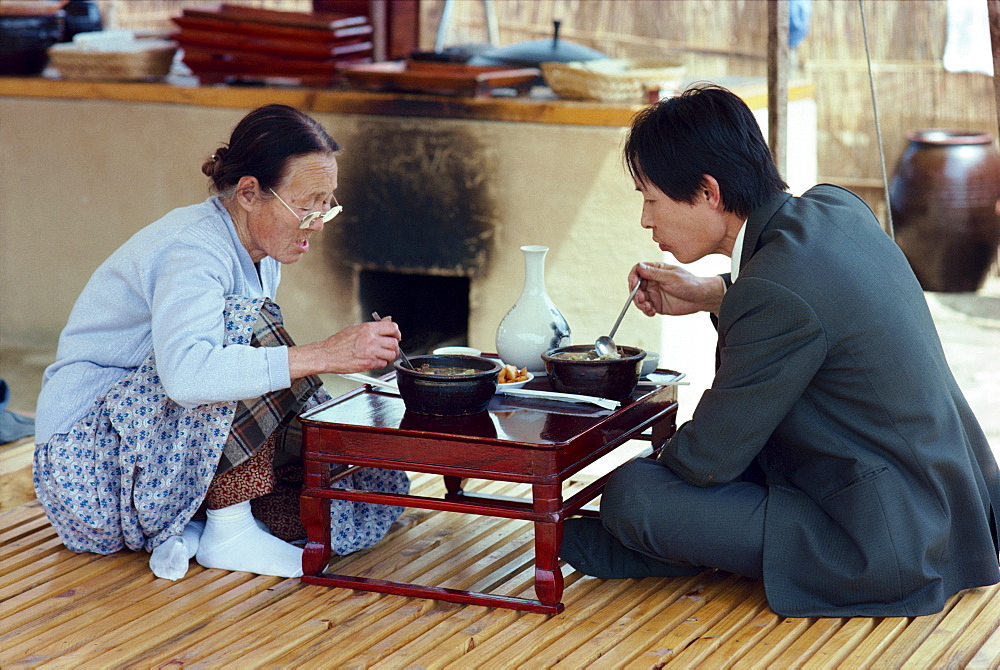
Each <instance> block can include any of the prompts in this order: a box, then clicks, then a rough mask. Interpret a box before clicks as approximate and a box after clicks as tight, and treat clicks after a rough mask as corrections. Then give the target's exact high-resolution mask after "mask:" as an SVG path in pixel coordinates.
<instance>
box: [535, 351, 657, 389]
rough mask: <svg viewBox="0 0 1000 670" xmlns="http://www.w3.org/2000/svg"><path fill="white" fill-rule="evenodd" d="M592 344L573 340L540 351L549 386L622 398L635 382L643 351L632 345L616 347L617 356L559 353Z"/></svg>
mask: <svg viewBox="0 0 1000 670" xmlns="http://www.w3.org/2000/svg"><path fill="white" fill-rule="evenodd" d="M593 349H594V345H593V344H574V345H572V346H569V347H558V348H556V349H550V350H549V351H546V352H545V353H544V354H542V360H543V361H545V372H546V374H547V375H548V377H549V382H550V383H551V384H552V388H553V389H555V390H556V391H559V392H561V393H579V394H581V395H590V396H596V397H598V398H610V399H611V400H624V399H626V398H628V397H629V396H631V395H632V391H634V390H635V386H636V384H638V383H639V371H640V369H641V367H642V359H643V358H645V357H646V352H645V351H643V350H642V349H639V348H636V347H623V346H619V347H618V352H619V353H620V354H621V358H613V359H604V360H602V359H593V360H574V359H568V358H563V357H562V356H560V354H586V353H587V352H588V351H593Z"/></svg>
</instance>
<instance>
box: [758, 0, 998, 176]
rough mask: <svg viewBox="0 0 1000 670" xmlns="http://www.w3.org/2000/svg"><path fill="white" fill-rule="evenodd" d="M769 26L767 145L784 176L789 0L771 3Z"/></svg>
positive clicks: (785, 159)
mask: <svg viewBox="0 0 1000 670" xmlns="http://www.w3.org/2000/svg"><path fill="white" fill-rule="evenodd" d="M992 1H993V2H1000V0H992ZM767 23H768V28H767V144H768V146H769V147H770V148H771V156H773V157H774V162H775V164H776V165H777V166H778V172H780V173H781V175H782V176H785V175H786V169H787V165H788V68H789V58H788V53H789V48H788V0H768V3H767Z"/></svg>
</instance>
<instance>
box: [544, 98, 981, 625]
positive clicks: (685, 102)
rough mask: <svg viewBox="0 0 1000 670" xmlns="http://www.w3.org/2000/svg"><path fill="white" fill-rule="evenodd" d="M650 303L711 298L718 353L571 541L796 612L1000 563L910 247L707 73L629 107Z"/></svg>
mask: <svg viewBox="0 0 1000 670" xmlns="http://www.w3.org/2000/svg"><path fill="white" fill-rule="evenodd" d="M625 160H626V163H627V165H628V167H629V171H630V172H631V174H632V177H633V179H634V180H635V183H636V188H637V190H638V191H639V192H640V193H641V194H642V196H643V199H644V202H643V213H642V221H641V224H642V227H643V228H647V229H649V230H650V231H651V233H652V236H653V239H654V240H655V241H656V242H658V243H659V245H660V248H661V249H663V250H664V251H669V252H671V253H672V254H673V255H674V256H675V257H676V258H677V260H678V261H680V262H682V263H689V262H692V261H695V260H697V259H699V258H702V257H704V256H706V255H708V254H712V253H721V254H725V255H727V256H731V257H732V273H731V275H723V276H722V277H696V276H694V275H691V274H690V273H688V272H686V271H685V270H683V269H681V268H678V267H675V266H671V265H667V264H664V263H640V264H639V265H637V266H635V268H634V269H633V270H632V272H631V273H630V277H629V282H630V283H634V282H635V281H641V282H642V288H641V289H640V291H639V293H638V294H637V296H636V304H637V305H638V306H639V308H640V309H642V310H643V312H645V313H646V314H647V315H650V316H652V315H653V314H667V315H677V314H689V313H693V312H698V311H706V312H709V313H710V314H711V315H712V319H713V321H714V322H715V324H716V326H717V329H718V334H719V341H718V353H717V359H718V360H717V363H718V366H717V371H716V376H715V379H714V381H713V383H712V387H711V388H710V389H708V390H707V391H706V392H705V394H704V395H703V396H702V398H701V401H700V402H699V403H698V406H697V408H696V409H695V412H694V415H693V417H692V419H691V421H689V422H687V423H685V424H684V425H682V426H681V427H680V428H679V430H678V431H677V433H676V435H674V437H673V438H672V439H671V440H670V441H669V442H668V443H667V444H666V445H665V446H664V448H663V451H662V453H661V455H660V456H659V458H658V459H657V460H652V459H637V460H635V461H632V462H630V463H628V464H626V465H624V466H622V467H621V468H620V469H619V470H618V471H616V472H615V474H614V475H613V476H612V478H611V479H610V481H609V482H608V485H607V487H606V489H605V492H604V496H603V500H602V505H601V514H602V518H601V519H593V518H578V519H571V520H570V521H569V522H567V524H566V532H565V539H564V541H563V548H562V557H563V558H564V559H565V560H566V561H567V562H568V563H569V564H570V565H572V566H573V567H575V568H576V569H578V570H580V571H581V572H584V573H586V574H590V575H594V576H598V577H645V576H669V575H679V574H692V573H694V572H697V571H699V570H701V569H704V568H705V567H710V568H719V569H723V570H727V571H731V572H735V573H738V574H742V575H746V576H750V577H755V578H760V579H763V581H764V587H765V589H766V592H767V597H768V601H769V603H770V605H771V608H772V609H773V610H774V611H775V612H777V613H778V614H781V615H784V616H838V617H840V616H915V615H922V614H930V613H933V612H937V611H940V610H941V609H942V607H943V605H944V602H945V600H946V599H947V598H949V597H950V596H951V595H953V594H955V593H956V592H958V591H960V590H962V589H966V588H970V587H975V586H983V585H987V584H993V583H996V582H997V581H1000V570H998V560H997V547H998V541H997V540H998V538H997V532H996V521H995V511H994V510H995V509H996V508H997V505H998V503H1000V474H998V470H997V464H996V461H995V460H994V457H993V455H992V453H991V451H990V448H989V445H988V443H987V440H986V438H985V436H984V434H983V432H982V430H981V429H980V427H979V425H978V423H977V422H976V419H975V417H974V416H973V414H972V412H971V410H970V409H969V406H968V404H967V403H966V401H965V399H964V397H963V396H962V393H961V391H960V390H959V388H958V386H957V385H956V383H955V380H954V378H953V377H952V374H951V372H950V370H949V368H948V364H947V362H946V360H945V356H944V353H943V351H942V348H941V344H940V341H939V339H938V336H937V332H936V331H935V328H934V324H933V322H932V321H931V317H930V314H929V312H928V309H927V305H926V302H925V299H924V296H923V293H922V291H921V289H920V286H919V284H918V283H917V280H916V279H915V277H914V275H913V272H912V271H911V270H910V267H909V265H908V264H907V262H906V260H905V258H904V257H903V254H902V253H901V252H900V250H899V249H898V247H897V246H896V245H895V244H894V243H893V241H892V240H891V239H890V238H889V237H888V236H887V235H886V234H885V233H884V232H883V231H882V229H881V228H880V227H879V223H878V221H877V219H876V217H875V216H874V215H873V214H872V212H871V210H870V209H869V208H868V207H867V206H866V205H865V204H864V202H863V201H862V200H861V199H860V198H858V197H857V196H855V195H854V194H853V193H851V192H849V191H846V190H844V189H842V188H839V187H836V186H832V185H829V184H823V185H820V186H816V187H813V188H812V189H810V190H809V191H807V192H806V193H804V194H803V195H802V196H800V197H792V196H791V195H789V194H788V193H786V192H785V189H786V188H787V186H786V184H785V183H784V181H783V180H782V179H781V176H780V175H779V174H778V171H777V169H776V167H775V165H774V162H773V161H772V159H771V155H770V152H769V151H768V147H767V144H766V143H765V141H764V139H763V136H762V135H761V132H760V128H759V127H758V126H757V123H756V121H755V120H754V117H753V115H752V113H751V112H750V110H749V109H748V108H747V106H746V105H745V104H744V103H743V102H742V101H741V100H740V99H739V98H738V97H736V96H735V95H733V94H732V93H730V92H729V91H727V90H725V89H722V88H719V87H716V86H710V85H702V86H698V87H694V88H691V89H689V90H687V91H685V92H684V93H683V94H682V95H680V96H678V97H675V98H671V99H667V100H662V101H660V102H658V103H656V104H654V105H652V106H650V107H649V108H647V109H646V110H644V111H643V112H642V113H641V114H640V115H639V116H638V117H637V118H636V120H635V121H634V122H633V124H632V128H631V131H630V134H629V138H628V141H627V143H626V146H625Z"/></svg>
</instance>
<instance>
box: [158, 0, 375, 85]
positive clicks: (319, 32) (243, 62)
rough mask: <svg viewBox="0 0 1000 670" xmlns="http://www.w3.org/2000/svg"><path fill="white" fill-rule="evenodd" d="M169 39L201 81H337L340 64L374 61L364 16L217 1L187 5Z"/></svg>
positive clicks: (323, 83)
mask: <svg viewBox="0 0 1000 670" xmlns="http://www.w3.org/2000/svg"><path fill="white" fill-rule="evenodd" d="M173 21H174V23H176V24H177V26H178V27H179V28H180V31H179V32H177V33H175V34H174V35H173V36H172V38H173V39H174V40H176V41H177V43H178V44H179V45H180V47H181V48H182V49H183V54H184V55H183V59H184V63H185V64H186V65H187V66H188V67H189V68H191V71H192V72H193V73H194V74H195V75H197V76H198V77H199V79H200V80H201V81H202V83H221V82H234V81H245V82H263V81H270V80H276V79H291V80H297V82H298V83H301V84H303V85H307V86H327V85H329V84H331V83H334V82H336V81H339V79H340V73H339V68H340V67H341V66H343V65H348V64H359V63H370V62H371V61H372V26H371V23H370V21H369V18H368V16H367V15H345V14H324V13H318V12H312V13H304V12H283V11H275V10H266V9H255V8H248V7H240V6H236V5H229V4H225V3H223V4H220V5H216V6H211V7H205V8H197V9H185V10H184V12H183V14H182V15H181V16H178V17H175V18H174V19H173Z"/></svg>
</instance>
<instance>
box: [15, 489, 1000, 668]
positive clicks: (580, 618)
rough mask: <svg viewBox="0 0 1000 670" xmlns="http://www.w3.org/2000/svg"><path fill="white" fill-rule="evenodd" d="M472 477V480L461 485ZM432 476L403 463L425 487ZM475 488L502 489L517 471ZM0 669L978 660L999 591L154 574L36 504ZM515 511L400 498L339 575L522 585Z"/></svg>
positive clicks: (993, 635)
mask: <svg viewBox="0 0 1000 670" xmlns="http://www.w3.org/2000/svg"><path fill="white" fill-rule="evenodd" d="M469 488H475V487H469ZM441 489H443V485H442V482H441V479H440V478H438V477H432V476H429V475H416V476H414V490H415V491H417V492H420V493H422V494H438V493H440V492H441ZM479 489H480V490H484V491H488V492H490V493H497V494H502V495H519V494H521V493H522V490H521V488H519V486H518V485H509V484H502V483H492V484H485V483H484V484H483V485H482V486H480V487H479ZM0 540H2V543H0V667H2V668H5V669H6V668H19V667H39V668H112V667H133V668H163V667H188V666H191V667H209V668H212V667H238V668H277V667H288V668H293V667H304V668H309V667H311V668H333V667H338V668H339V667H367V666H371V667H377V668H403V667H410V668H424V667H435V668H438V667H453V668H541V667H558V668H584V667H595V668H612V667H614V668H618V667H629V668H662V667H669V668H675V667H677V668H680V667H701V668H723V667H737V668H739V667H742V668H761V667H773V668H799V667H802V668H826V667H830V668H832V667H841V668H861V667H878V668H932V667H942V668H944V667H965V668H995V667H997V666H998V663H1000V630H998V627H1000V590H998V587H997V586H993V587H988V588H982V589H973V590H970V591H968V592H965V593H962V594H959V595H958V596H956V597H955V598H953V599H952V600H951V601H949V603H948V605H947V607H946V608H945V610H944V611H943V612H941V613H939V614H936V615H932V616H926V617H918V618H884V619H878V618H875V619H867V618H854V619H811V618H810V619H788V618H783V617H780V616H777V615H776V614H774V613H773V612H772V611H771V610H770V609H769V608H768V607H767V604H766V602H765V599H764V593H763V589H762V587H761V584H760V583H759V582H756V581H754V580H749V579H745V578H742V577H738V576H735V575H731V574H727V573H722V572H714V571H706V572H704V573H702V574H700V575H697V576H694V577H684V578H675V579H644V580H600V579H593V578H590V577H584V576H581V575H580V574H579V573H577V572H575V571H573V570H572V569H570V568H568V567H567V568H565V569H564V573H565V574H566V584H567V588H566V595H565V603H566V611H565V612H563V613H562V614H559V615H557V616H546V615H540V614H529V613H523V612H515V611H512V610H504V609H494V608H487V607H477V606H463V605H454V604H450V603H442V602H434V601H428V600H419V599H412V598H405V597H400V596H388V595H381V594H375V593H365V592H360V591H351V590H345V589H328V588H325V587H321V586H309V585H304V584H300V583H299V581H298V580H296V579H279V578H275V577H261V576H256V575H251V574H248V573H241V572H226V571H222V570H207V569H204V568H201V567H200V566H198V565H197V564H196V563H194V562H192V565H191V569H190V570H189V572H188V574H187V576H186V577H184V578H183V579H181V580H179V581H176V582H171V581H168V580H163V579H156V578H154V576H153V575H152V573H151V572H150V570H149V567H148V564H147V560H148V555H147V554H145V553H132V552H121V553H119V554H116V555H112V556H97V555H93V554H74V553H72V552H70V551H68V550H67V549H65V548H64V547H62V545H61V544H60V542H59V540H58V538H57V537H56V535H55V533H54V531H53V530H52V528H51V526H50V525H49V524H48V522H47V520H46V519H45V516H44V514H43V512H42V509H41V506H40V505H39V504H38V503H37V502H35V501H31V502H27V503H24V504H21V505H19V506H18V507H16V508H14V509H12V510H9V511H7V512H4V513H2V514H0ZM531 545H532V532H531V528H530V524H528V523H526V522H521V521H512V520H506V519H491V518H485V517H471V516H468V515H462V514H449V513H445V512H431V511H426V510H408V511H407V512H406V513H405V514H404V515H403V517H402V518H401V522H400V523H399V524H398V527H396V528H395V529H394V530H393V531H392V532H391V533H390V535H389V537H387V538H386V539H385V540H384V541H383V542H382V543H380V544H379V545H377V546H376V547H375V548H373V549H371V550H369V551H367V552H363V553H361V554H358V555H354V556H350V557H346V558H343V559H338V562H337V563H336V564H334V565H335V569H336V570H338V571H342V572H345V573H349V574H358V575H366V576H373V577H389V578H391V579H412V580H417V581H420V582H422V583H425V584H435V585H443V586H451V587H457V588H470V587H471V588H476V589H480V590H484V589H485V590H493V591H496V592H499V593H505V594H510V595H518V594H522V595H528V594H529V593H530V591H531V589H532V567H531V557H532V546H531Z"/></svg>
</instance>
